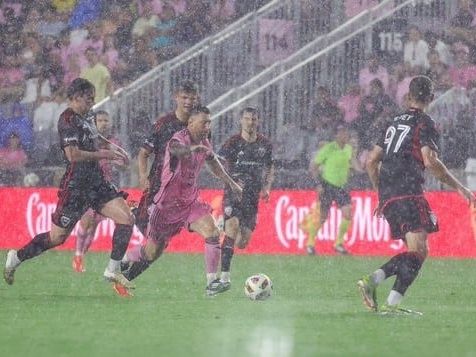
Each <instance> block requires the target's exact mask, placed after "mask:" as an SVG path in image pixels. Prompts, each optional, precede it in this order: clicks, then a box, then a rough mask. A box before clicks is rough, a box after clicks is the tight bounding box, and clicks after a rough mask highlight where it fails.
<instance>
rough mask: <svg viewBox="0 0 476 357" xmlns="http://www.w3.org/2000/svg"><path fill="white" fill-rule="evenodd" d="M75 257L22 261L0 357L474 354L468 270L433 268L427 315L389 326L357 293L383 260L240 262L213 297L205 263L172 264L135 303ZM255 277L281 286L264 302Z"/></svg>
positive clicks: (462, 263)
mask: <svg viewBox="0 0 476 357" xmlns="http://www.w3.org/2000/svg"><path fill="white" fill-rule="evenodd" d="M1 253H2V255H3V256H4V255H5V254H4V252H1ZM70 258H71V256H70V254H69V253H65V252H52V253H47V254H46V255H45V256H42V257H40V258H38V259H36V260H33V261H30V262H27V263H25V264H24V265H23V266H22V267H21V268H20V269H19V270H18V272H17V275H16V282H15V285H14V286H7V285H6V284H5V283H3V282H1V283H0V317H1V322H2V323H1V327H0V346H1V349H0V350H1V351H2V352H1V353H0V355H1V356H88V357H92V356H102V357H104V356H194V357H200V356H266V357H267V356H271V357H275V356H277V357H279V356H399V357H400V356H472V355H475V354H476V352H475V351H476V349H475V346H476V345H475V344H474V342H473V341H474V336H475V335H476V322H475V321H476V299H475V297H476V290H475V286H476V274H475V273H474V272H475V268H476V263H475V262H474V261H472V260H459V261H457V260H429V261H428V262H427V263H426V265H425V267H424V269H423V272H422V274H421V276H420V277H419V278H418V280H417V281H416V283H415V285H414V286H413V287H412V288H411V289H410V290H409V291H408V293H407V296H406V300H405V303H406V304H405V306H407V307H409V308H415V309H417V310H420V311H422V312H423V313H424V315H423V316H422V317H391V318H390V317H382V316H378V315H376V314H374V313H371V312H368V311H366V310H365V308H364V307H363V305H362V303H361V301H360V298H359V296H358V293H357V290H356V287H355V283H356V280H357V279H358V278H359V277H360V276H361V275H362V274H364V273H367V272H370V271H371V270H373V269H374V268H375V267H377V266H378V265H380V264H381V263H382V262H383V261H384V258H373V259H369V258H353V257H318V256H316V257H306V256H237V257H236V259H235V260H234V262H233V263H234V265H233V281H232V289H231V290H230V291H229V292H227V293H225V294H223V295H221V296H217V297H215V298H207V297H206V296H205V294H204V288H205V282H204V277H203V265H204V263H203V257H202V256H201V255H179V254H166V255H165V256H164V257H162V258H161V259H160V260H159V261H158V262H156V263H155V264H154V265H153V266H152V267H151V268H150V269H149V270H148V271H147V272H146V273H144V275H143V276H141V277H140V278H139V279H137V281H136V284H137V289H136V292H135V297H134V298H132V299H121V298H119V297H117V296H115V295H114V293H113V291H112V290H111V288H110V286H109V285H108V284H107V283H105V282H103V281H102V278H101V277H102V271H103V269H104V267H105V265H106V262H107V256H106V255H105V254H90V255H88V256H87V272H86V273H85V274H82V275H79V274H76V273H73V272H72V270H71V266H70ZM2 264H3V260H2ZM258 272H264V273H266V274H267V275H269V276H270V277H271V278H272V280H273V283H274V287H275V289H274V295H273V297H272V298H271V299H269V300H267V301H264V302H253V301H250V300H248V299H247V298H246V297H245V296H244V293H243V287H242V285H243V282H244V281H245V279H246V277H247V276H249V275H251V274H253V273H258ZM391 284H392V282H386V283H385V284H384V285H383V286H382V287H381V288H380V290H379V298H380V300H384V299H385V297H386V293H387V291H388V290H389V289H390V287H391Z"/></svg>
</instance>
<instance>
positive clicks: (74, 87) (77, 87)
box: [66, 78, 95, 99]
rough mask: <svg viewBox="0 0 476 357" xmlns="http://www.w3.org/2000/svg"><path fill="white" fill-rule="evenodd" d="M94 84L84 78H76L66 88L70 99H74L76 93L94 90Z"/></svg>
mask: <svg viewBox="0 0 476 357" xmlns="http://www.w3.org/2000/svg"><path fill="white" fill-rule="evenodd" d="M94 89H95V88H94V84H92V83H91V82H90V81H88V80H87V79H84V78H75V79H73V81H72V82H71V84H70V85H69V87H68V89H67V90H66V96H67V97H68V99H73V97H74V96H75V95H76V94H79V95H84V94H85V93H87V92H89V91H94Z"/></svg>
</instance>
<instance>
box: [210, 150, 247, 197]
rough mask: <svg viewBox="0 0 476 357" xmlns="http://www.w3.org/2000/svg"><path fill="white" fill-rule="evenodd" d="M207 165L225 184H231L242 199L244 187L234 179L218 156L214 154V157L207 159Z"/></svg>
mask: <svg viewBox="0 0 476 357" xmlns="http://www.w3.org/2000/svg"><path fill="white" fill-rule="evenodd" d="M207 167H208V169H209V170H210V171H211V173H212V174H213V175H215V176H216V177H218V178H219V179H220V180H222V181H223V182H224V183H225V184H227V185H228V186H230V188H231V189H232V191H233V192H234V193H235V194H237V195H238V196H239V197H240V199H241V195H242V193H243V188H242V187H241V186H240V185H239V184H238V183H237V182H236V181H235V180H233V179H232V178H231V176H230V175H228V173H227V172H226V171H225V169H224V168H223V165H222V164H221V163H220V161H218V159H217V158H216V156H213V158H211V159H209V160H207Z"/></svg>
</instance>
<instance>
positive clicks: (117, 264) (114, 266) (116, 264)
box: [106, 259, 121, 272]
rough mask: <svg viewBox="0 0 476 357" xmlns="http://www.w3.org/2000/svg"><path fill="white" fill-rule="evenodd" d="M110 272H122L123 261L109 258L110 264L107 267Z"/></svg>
mask: <svg viewBox="0 0 476 357" xmlns="http://www.w3.org/2000/svg"><path fill="white" fill-rule="evenodd" d="M106 269H107V270H108V271H110V272H120V271H121V261H120V260H113V259H109V264H108V265H107V268H106Z"/></svg>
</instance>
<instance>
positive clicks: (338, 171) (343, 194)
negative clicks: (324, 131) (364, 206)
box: [306, 125, 363, 255]
mask: <svg viewBox="0 0 476 357" xmlns="http://www.w3.org/2000/svg"><path fill="white" fill-rule="evenodd" d="M349 139H350V135H349V130H348V129H347V127H345V126H343V125H339V126H338V127H337V130H336V136H335V140H333V141H330V142H328V143H326V144H324V145H323V146H322V147H321V148H320V149H319V150H318V152H317V153H316V155H315V156H314V158H313V160H312V161H311V165H310V170H311V173H312V175H313V177H314V178H315V179H316V180H317V183H318V186H317V192H318V201H317V203H318V204H319V206H320V210H319V212H320V214H319V218H318V219H317V220H316V223H317V226H316V227H313V229H312V231H311V230H310V231H309V232H308V233H309V234H308V239H307V244H306V251H307V253H308V254H309V255H314V254H315V236H316V233H317V232H318V231H319V229H320V228H321V227H322V225H323V224H324V222H325V221H326V220H327V216H328V214H329V210H330V208H331V206H332V202H335V203H336V204H337V206H338V207H339V208H340V209H341V211H342V220H341V223H340V225H339V231H338V234H337V238H336V241H335V244H334V250H335V251H336V253H338V254H348V251H347V249H346V248H345V247H344V235H345V234H346V233H347V230H348V228H349V225H350V221H351V218H352V204H351V199H350V192H349V190H348V189H347V187H346V186H347V182H348V180H349V174H350V169H351V168H354V169H356V170H358V171H363V168H361V167H360V165H359V164H358V163H357V160H355V150H354V148H353V147H352V146H351V145H350V143H349Z"/></svg>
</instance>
